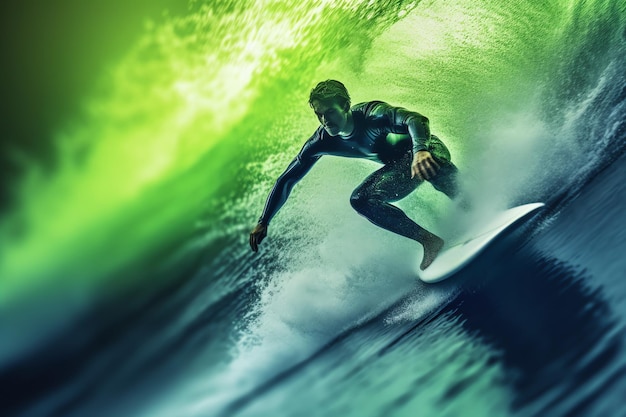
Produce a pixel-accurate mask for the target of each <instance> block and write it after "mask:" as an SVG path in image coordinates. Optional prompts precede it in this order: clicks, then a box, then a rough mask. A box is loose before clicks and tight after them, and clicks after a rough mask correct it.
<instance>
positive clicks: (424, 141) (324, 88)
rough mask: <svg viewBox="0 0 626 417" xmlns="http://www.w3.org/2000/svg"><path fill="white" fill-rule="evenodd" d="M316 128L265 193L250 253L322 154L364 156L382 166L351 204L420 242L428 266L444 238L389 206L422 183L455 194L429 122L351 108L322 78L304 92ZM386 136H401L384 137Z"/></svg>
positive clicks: (365, 106) (386, 110)
mask: <svg viewBox="0 0 626 417" xmlns="http://www.w3.org/2000/svg"><path fill="white" fill-rule="evenodd" d="M309 105H310V106H311V108H312V109H313V111H314V112H315V114H316V116H317V118H318V120H319V121H320V126H319V127H318V128H317V130H316V131H315V133H313V135H312V136H311V137H310V138H309V139H308V140H307V141H306V143H305V144H304V146H303V147H302V150H301V151H300V153H299V154H298V155H297V156H296V157H295V159H294V160H293V161H291V163H290V164H289V166H288V167H287V169H286V170H285V172H283V173H282V175H281V176H280V177H278V180H277V181H276V184H275V185H274V188H272V191H271V192H270V194H269V196H268V198H267V202H266V203H265V208H264V210H263V214H262V215H261V217H260V219H259V222H258V224H257V225H256V227H255V228H254V230H252V232H251V233H250V247H251V248H252V250H253V251H254V252H256V251H257V250H258V245H259V244H260V243H261V241H262V240H263V239H264V238H265V236H267V228H268V225H269V223H270V221H271V220H272V218H273V217H274V215H275V214H276V213H277V212H278V210H279V209H280V208H281V207H282V206H283V204H284V203H285V201H286V200H287V197H288V196H289V194H290V192H291V190H292V188H293V186H294V185H295V184H296V183H297V182H298V181H299V180H300V179H302V177H304V175H305V174H306V173H307V172H309V170H310V169H311V168H312V167H313V164H315V162H316V161H317V160H318V159H319V158H320V157H321V156H322V155H337V156H345V157H352V158H366V159H370V160H373V161H376V162H379V163H382V164H383V167H382V168H380V169H379V170H377V171H375V172H374V173H373V174H371V175H370V176H368V177H367V178H366V179H365V181H363V182H362V183H361V184H360V185H359V186H358V187H357V188H356V189H355V190H354V192H353V193H352V196H351V197H350V203H351V204H352V207H353V208H354V209H355V210H356V211H357V212H358V213H359V214H361V215H362V216H364V217H365V218H367V219H368V220H369V221H371V222H372V223H374V224H375V225H377V226H380V227H382V228H384V229H387V230H389V231H391V232H394V233H397V234H399V235H402V236H405V237H408V238H409V239H413V240H415V241H417V242H419V243H421V244H422V246H423V247H424V256H423V259H422V262H421V264H420V268H421V269H422V270H424V269H426V268H427V267H428V266H429V265H430V264H431V263H432V262H433V260H434V259H435V258H436V257H437V254H438V253H439V251H440V250H441V248H442V247H443V243H444V242H443V239H441V238H440V237H439V236H436V235H434V234H433V233H430V232H429V231H428V230H426V229H424V228H423V227H421V226H419V225H418V224H417V223H415V222H414V221H413V220H411V219H410V218H409V217H408V216H407V215H406V214H405V213H404V212H403V211H402V210H400V209H399V208H398V207H396V206H394V205H392V204H390V203H391V202H395V201H398V200H400V199H402V198H404V197H406V196H407V195H409V194H410V193H411V192H413V191H414V190H415V189H416V188H417V187H418V186H419V185H420V184H421V183H422V182H423V181H429V182H430V183H431V184H432V185H433V186H434V187H435V189H437V190H439V191H441V192H443V193H444V194H446V195H447V196H448V197H450V198H454V197H455V196H456V195H457V192H458V190H457V182H456V176H457V172H458V170H457V168H456V166H454V164H453V163H452V162H451V161H450V153H449V151H448V149H447V148H446V146H445V145H444V144H443V143H442V142H441V140H439V139H438V138H437V137H436V136H434V135H431V134H430V129H429V125H428V119H427V118H426V117H424V116H422V115H421V114H419V113H416V112H412V111H409V110H406V109H404V108H401V107H392V106H390V105H389V104H387V103H384V102H381V101H370V102H366V103H360V104H357V105H355V106H353V107H350V95H349V94H348V91H347V90H346V87H345V86H344V85H343V84H342V83H341V82H339V81H335V80H326V81H322V82H320V83H319V84H318V85H317V86H316V87H315V88H314V89H313V90H311V94H310V96H309ZM390 133H395V134H400V136H397V135H396V136H395V137H396V140H390V138H389V137H388V135H389V134H390Z"/></svg>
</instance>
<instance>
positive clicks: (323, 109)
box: [311, 100, 350, 136]
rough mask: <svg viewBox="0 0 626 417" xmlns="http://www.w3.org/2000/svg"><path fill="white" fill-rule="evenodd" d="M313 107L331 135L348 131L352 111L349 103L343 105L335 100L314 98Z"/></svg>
mask: <svg viewBox="0 0 626 417" xmlns="http://www.w3.org/2000/svg"><path fill="white" fill-rule="evenodd" d="M311 107H312V108H313V111H314V112H315V115H316V116H317V120H319V121H320V123H321V124H322V126H323V127H324V130H326V132H328V134H329V135H331V136H337V135H338V134H339V133H341V132H345V131H346V128H347V126H348V117H349V111H350V109H349V108H348V106H347V105H346V106H343V107H342V106H340V105H339V104H338V103H337V102H336V101H334V100H331V101H320V100H313V101H312V102H311Z"/></svg>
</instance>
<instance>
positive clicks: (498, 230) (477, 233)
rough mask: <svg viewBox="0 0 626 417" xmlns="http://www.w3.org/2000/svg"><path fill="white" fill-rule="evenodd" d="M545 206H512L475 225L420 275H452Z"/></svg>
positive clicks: (427, 278)
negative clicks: (495, 240) (513, 227)
mask: <svg viewBox="0 0 626 417" xmlns="http://www.w3.org/2000/svg"><path fill="white" fill-rule="evenodd" d="M543 206H544V204H543V203H530V204H524V205H521V206H517V207H513V208H510V209H508V210H505V211H503V212H500V213H498V214H497V215H495V216H493V217H492V218H491V219H490V220H489V221H488V222H487V223H486V224H480V225H478V226H476V227H473V228H472V230H470V231H468V232H467V233H465V234H464V235H463V236H461V237H460V238H458V239H457V240H455V242H453V243H452V244H451V245H450V246H444V248H443V250H442V251H441V252H440V253H439V255H438V256H437V258H435V260H434V261H433V263H432V264H430V265H429V266H428V268H426V269H425V270H423V271H419V272H418V277H419V278H420V279H421V280H422V281H424V282H429V283H431V282H438V281H442V280H444V279H446V278H449V277H450V276H452V275H454V274H455V273H456V272H458V271H459V270H461V269H462V268H463V267H465V266H467V265H468V264H469V263H470V262H471V261H472V260H473V259H474V258H476V256H478V255H479V254H480V253H481V252H482V251H484V250H485V249H486V248H487V247H488V246H489V244H490V243H491V242H492V241H493V240H494V239H495V238H497V237H498V236H500V235H501V234H502V233H504V232H505V231H506V230H508V229H510V228H512V226H513V225H515V224H518V221H520V220H522V219H524V218H526V217H527V216H529V215H530V214H531V213H533V212H535V211H536V210H538V209H540V208H541V207H543Z"/></svg>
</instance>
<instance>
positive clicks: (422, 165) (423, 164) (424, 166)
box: [411, 151, 439, 180]
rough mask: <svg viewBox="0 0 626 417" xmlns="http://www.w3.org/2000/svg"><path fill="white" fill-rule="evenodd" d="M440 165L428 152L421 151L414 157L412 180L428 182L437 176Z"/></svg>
mask: <svg viewBox="0 0 626 417" xmlns="http://www.w3.org/2000/svg"><path fill="white" fill-rule="evenodd" d="M437 170H439V164H438V163H437V162H436V161H435V159H434V158H433V156H432V155H431V154H430V152H428V151H419V152H417V153H416V154H415V156H414V157H413V163H412V164H411V178H415V177H416V176H417V178H419V179H420V180H428V179H431V178H432V177H434V176H435V175H437Z"/></svg>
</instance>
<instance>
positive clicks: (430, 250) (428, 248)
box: [420, 233, 443, 271]
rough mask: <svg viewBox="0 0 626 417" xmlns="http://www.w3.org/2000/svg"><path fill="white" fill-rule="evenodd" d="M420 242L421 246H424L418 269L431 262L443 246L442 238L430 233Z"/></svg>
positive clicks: (426, 266)
mask: <svg viewBox="0 0 626 417" xmlns="http://www.w3.org/2000/svg"><path fill="white" fill-rule="evenodd" d="M421 243H422V246H424V258H422V263H421V265H420V269H421V270H422V271H423V270H424V269H426V268H428V267H429V266H430V264H432V263H433V261H434V260H435V258H436V257H437V255H438V254H439V251H441V248H442V247H443V239H442V238H440V237H439V236H436V235H433V234H432V233H430V236H428V238H426V239H424V241H423V242H421Z"/></svg>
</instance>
